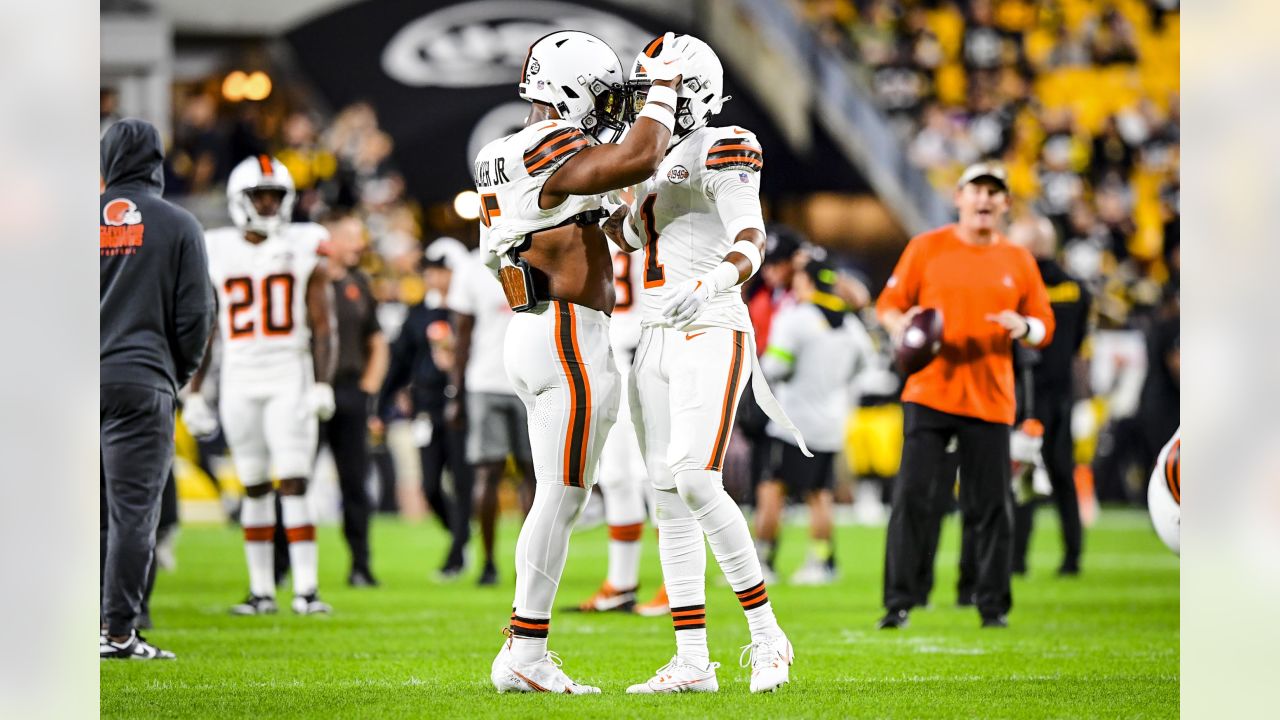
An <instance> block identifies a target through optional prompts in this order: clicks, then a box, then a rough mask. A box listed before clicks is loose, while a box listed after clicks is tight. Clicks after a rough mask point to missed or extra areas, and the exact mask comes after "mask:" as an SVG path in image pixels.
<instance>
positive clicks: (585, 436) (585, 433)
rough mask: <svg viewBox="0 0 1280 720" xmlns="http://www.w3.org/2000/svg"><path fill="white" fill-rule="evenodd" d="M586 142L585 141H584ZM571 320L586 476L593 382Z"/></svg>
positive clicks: (571, 314) (582, 470)
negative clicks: (578, 377)
mask: <svg viewBox="0 0 1280 720" xmlns="http://www.w3.org/2000/svg"><path fill="white" fill-rule="evenodd" d="M584 142H585V141H584ZM569 318H570V319H571V320H572V321H573V327H571V328H570V329H569V340H570V341H571V342H572V343H573V356H574V358H576V359H577V361H578V371H579V374H581V375H582V390H583V397H582V400H583V413H582V438H581V439H580V440H579V441H578V442H579V445H580V448H581V450H580V452H581V453H582V457H581V459H580V460H579V462H578V472H579V473H582V474H583V475H585V474H586V469H587V467H586V466H587V453H588V450H589V448H590V445H589V444H588V440H589V439H590V438H591V382H590V381H589V380H588V379H587V373H586V371H585V370H584V369H583V367H584V363H583V362H582V350H581V349H580V348H579V347H578V321H577V313H575V312H574V311H573V306H572V305H570V306H569ZM585 480H586V479H585V478H579V480H578V486H579V487H584V486H585V484H586V482H585Z"/></svg>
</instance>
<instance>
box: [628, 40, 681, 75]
mask: <svg viewBox="0 0 1280 720" xmlns="http://www.w3.org/2000/svg"><path fill="white" fill-rule="evenodd" d="M682 45H683V44H682ZM638 60H639V62H640V64H641V66H642V67H643V68H644V73H645V75H646V76H648V78H649V82H656V81H659V80H662V81H666V80H675V79H676V78H677V77H680V76H681V75H683V74H684V54H683V53H682V52H681V48H679V47H676V36H675V33H671V32H669V33H666V34H665V35H663V36H662V51H661V52H659V53H658V54H657V55H656V56H655V57H649V56H647V55H645V56H642V57H641V58H638Z"/></svg>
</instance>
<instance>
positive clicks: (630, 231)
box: [622, 218, 644, 250]
mask: <svg viewBox="0 0 1280 720" xmlns="http://www.w3.org/2000/svg"><path fill="white" fill-rule="evenodd" d="M622 241H623V242H624V243H626V244H627V246H628V247H630V248H631V249H632V250H639V249H640V248H642V247H644V237H643V236H641V235H640V231H639V230H637V229H636V228H635V226H634V225H632V223H631V218H627V219H626V220H623V221H622Z"/></svg>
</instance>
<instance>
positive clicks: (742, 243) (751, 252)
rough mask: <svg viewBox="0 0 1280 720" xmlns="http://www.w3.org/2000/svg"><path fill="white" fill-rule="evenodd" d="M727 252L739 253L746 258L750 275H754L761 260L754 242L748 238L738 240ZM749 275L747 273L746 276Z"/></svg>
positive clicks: (758, 249)
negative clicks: (749, 264)
mask: <svg viewBox="0 0 1280 720" xmlns="http://www.w3.org/2000/svg"><path fill="white" fill-rule="evenodd" d="M729 252H736V253H740V254H742V256H743V257H745V258H746V259H747V262H749V263H751V275H755V274H756V272H757V271H758V270H760V263H761V261H762V258H761V257H760V248H758V247H756V244H755V243H753V242H751V241H750V240H739V241H738V242H736V243H734V244H733V247H731V248H729ZM751 275H748V276H747V277H751Z"/></svg>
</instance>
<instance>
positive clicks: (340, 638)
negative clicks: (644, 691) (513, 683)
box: [101, 510, 1179, 720]
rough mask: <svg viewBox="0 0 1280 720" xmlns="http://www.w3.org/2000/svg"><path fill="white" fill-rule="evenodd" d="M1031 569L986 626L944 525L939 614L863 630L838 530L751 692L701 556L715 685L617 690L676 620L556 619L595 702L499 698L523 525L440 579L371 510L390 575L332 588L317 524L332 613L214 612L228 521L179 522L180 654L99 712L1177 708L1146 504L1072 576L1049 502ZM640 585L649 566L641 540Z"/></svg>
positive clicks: (778, 590)
mask: <svg viewBox="0 0 1280 720" xmlns="http://www.w3.org/2000/svg"><path fill="white" fill-rule="evenodd" d="M1039 520H1040V522H1039V525H1038V528H1037V536H1036V538H1034V540H1033V556H1032V557H1031V572H1030V574H1029V575H1028V576H1027V577H1025V578H1017V579H1015V580H1014V603H1015V607H1014V611H1013V612H1012V613H1011V615H1010V627H1009V628H1008V629H1007V630H981V629H979V628H978V619H977V615H976V613H975V612H974V611H973V610H972V609H958V608H956V607H955V606H954V602H955V590H954V583H955V565H956V560H957V535H958V529H957V527H956V524H955V522H954V521H953V520H949V521H948V526H947V528H946V531H945V535H944V545H943V549H942V552H941V555H940V558H939V584H938V587H937V589H936V590H935V592H934V596H933V608H932V609H928V610H924V609H921V610H917V611H916V612H914V613H912V616H911V626H910V628H908V629H907V630H905V631H898V632H892V631H877V630H876V629H875V627H874V624H875V621H876V619H877V618H878V617H879V613H880V607H879V602H878V599H879V596H880V575H881V563H882V558H883V548H884V530H883V528H869V527H845V528H840V529H839V530H838V532H839V535H838V550H837V553H838V559H839V561H840V564H841V571H842V578H841V580H840V581H839V582H837V583H836V584H835V585H832V586H828V587H820V588H807V587H791V586H788V585H786V584H784V583H778V584H776V585H774V586H771V587H770V589H769V595H770V598H771V599H772V600H773V604H774V607H775V608H776V611H777V613H778V618H779V621H780V622H781V624H782V626H783V628H784V629H785V630H786V631H787V633H788V634H789V636H790V637H791V640H792V642H793V643H794V646H795V650H796V664H795V665H794V666H793V667H792V674H791V678H792V679H791V684H790V685H788V686H786V687H784V688H783V689H782V690H781V691H779V692H777V693H774V694H772V695H760V696H753V695H751V694H750V693H749V692H748V689H747V681H748V674H747V671H746V670H745V669H742V668H739V667H738V662H737V660H738V652H739V650H738V649H739V646H741V645H743V644H744V643H746V642H747V640H748V636H747V627H746V621H745V619H744V618H743V616H742V612H741V610H740V609H739V608H738V606H737V602H736V600H735V598H734V596H733V593H732V592H731V591H730V590H729V588H728V587H727V586H725V585H724V584H723V583H722V582H718V581H717V580H718V577H719V569H718V568H717V567H716V566H715V563H714V561H713V562H710V563H708V565H709V567H708V576H709V578H710V580H709V582H708V592H707V595H708V597H707V613H708V633H709V637H710V643H711V654H712V659H713V660H717V661H719V662H720V663H721V668H720V671H719V678H720V688H721V690H720V692H719V693H718V694H715V695H675V696H662V697H654V696H649V697H631V696H627V695H625V694H624V690H625V688H626V686H627V685H629V684H631V683H635V682H640V681H643V680H645V679H647V678H648V677H649V675H650V674H651V673H652V672H653V671H654V670H655V669H657V668H658V667H659V666H660V665H662V664H664V663H665V662H666V661H667V660H668V659H669V658H670V656H671V655H672V653H673V652H674V642H673V639H672V631H671V625H670V620H669V619H667V618H641V617H636V616H624V615H618V614H607V615H582V614H578V613H570V612H558V613H557V614H556V615H555V616H554V618H553V620H552V625H551V628H552V634H551V648H552V649H553V650H555V651H557V652H559V653H560V654H561V655H562V656H563V658H564V667H565V670H566V671H567V672H568V673H569V674H570V676H571V677H574V678H575V679H577V680H580V681H582V682H585V683H590V684H594V685H598V686H600V687H601V688H602V690H603V694H602V695H594V696H578V697H573V696H547V695H512V694H507V695H498V694H496V693H495V692H494V691H493V688H492V686H491V685H490V684H489V663H490V661H491V660H492V659H493V656H494V654H495V653H496V652H497V651H498V648H499V645H500V644H501V642H502V635H501V634H500V630H501V628H502V627H503V625H504V624H505V622H506V619H507V617H508V615H509V613H510V610H511V595H512V583H511V570H510V558H511V554H512V551H513V548H514V544H515V536H516V533H517V531H518V526H517V524H516V522H515V521H514V520H513V521H511V522H508V523H506V524H505V525H504V526H503V527H502V528H501V532H500V536H499V542H500V544H501V548H502V551H503V556H504V558H505V559H504V560H503V563H502V565H501V566H500V567H501V570H502V572H503V577H502V582H501V583H500V584H499V586H498V587H494V588H478V587H476V586H475V584H474V577H475V570H474V569H473V570H472V571H471V572H469V573H468V575H467V576H466V577H465V579H463V580H460V581H458V582H456V583H453V584H439V583H436V582H434V581H433V580H431V579H430V578H431V574H432V571H433V569H434V568H436V567H437V565H438V564H439V561H440V560H441V557H442V551H443V548H444V535H443V532H441V531H440V530H439V529H438V527H437V526H435V525H434V524H426V523H423V524H406V523H402V522H398V521H393V520H380V521H377V522H376V523H375V525H374V537H373V547H374V552H375V559H374V564H375V571H376V572H377V574H378V576H379V578H380V580H381V581H382V584H383V585H382V587H381V588H378V589H372V590H369V589H363V590H352V589H349V588H347V587H346V585H345V582H344V580H345V572H346V551H345V548H344V547H343V544H342V538H341V534H340V532H339V531H338V530H337V529H336V528H323V529H322V530H321V534H320V542H321V564H322V568H321V589H322V595H323V597H324V598H325V599H326V600H328V601H329V602H331V603H332V604H333V606H334V608H335V612H334V614H333V615H332V616H331V617H295V616H293V615H292V614H291V613H289V612H288V610H287V607H288V604H287V603H288V598H289V593H288V592H287V591H282V594H281V601H282V602H281V606H282V609H283V610H284V612H283V613H282V614H279V615H275V616H267V617H251V618H237V617H231V616H229V615H228V614H227V607H228V606H229V605H230V604H231V603H233V602H235V601H238V600H240V599H241V597H242V596H243V594H244V592H245V589H246V587H247V580H246V578H245V573H244V567H243V566H244V558H243V552H242V550H241V544H240V535H239V532H238V531H237V530H236V529H234V528H229V527H221V526H218V527H211V526H195V527H192V526H188V527H185V528H184V529H183V531H182V536H181V538H180V544H179V555H178V557H179V566H178V569H177V571H176V572H174V573H171V574H164V575H162V576H161V577H160V579H159V582H158V586H157V589H156V594H155V600H154V606H153V615H154V619H155V622H156V626H157V627H156V629H155V630H153V631H151V632H150V633H149V637H150V638H151V639H152V640H153V641H155V642H156V643H157V644H158V645H160V646H161V647H164V648H166V649H171V650H173V651H175V652H176V653H177V654H178V660H177V661H176V662H169V663H158V662H152V663H144V662H104V663H101V681H102V683H101V710H102V716H103V717H147V718H156V717H165V718H169V717H202V718H242V717H259V718H276V717H292V718H333V717H344V718H346V717H351V718H355V717H359V718H392V717H396V718H398V717H414V718H468V717H502V718H504V719H507V718H511V719H514V718H549V717H573V718H631V717H635V718H645V719H646V720H654V719H655V718H668V717H670V718H695V717H705V718H736V717H746V718H762V719H764V718H784V717H786V718H815V717H878V718H883V717H896V718H951V717H956V718H961V717H963V718H1009V717H1027V718H1048V717H1056V718H1085V717H1100V718H1108V717H1176V716H1177V714H1178V691H1179V678H1178V561H1177V558H1176V557H1174V556H1173V555H1172V554H1171V553H1169V552H1168V551H1167V550H1166V549H1165V548H1164V546H1162V545H1161V544H1160V542H1159V541H1158V540H1157V539H1156V537H1155V535H1154V533H1153V532H1152V531H1151V529H1150V527H1149V525H1148V523H1147V519H1146V515H1145V513H1138V512H1133V511H1118V510H1116V511H1104V513H1103V515H1102V518H1101V519H1100V521H1099V522H1098V524H1097V525H1095V526H1094V527H1093V528H1092V530H1091V531H1090V532H1089V533H1088V535H1087V538H1086V542H1087V547H1086V554H1085V561H1084V568H1085V571H1084V574H1083V575H1082V576H1081V577H1079V578H1074V579H1059V578H1057V577H1055V575H1054V569H1055V568H1056V566H1057V560H1058V541H1057V529H1056V524H1055V523H1054V521H1053V518H1052V515H1051V513H1047V512H1046V513H1042V514H1041V516H1040V518H1039ZM605 538H606V534H605V530H604V528H602V527H597V528H593V529H590V530H584V531H580V532H579V533H577V534H576V535H575V537H574V540H573V547H572V549H571V551H570V559H569V564H568V567H567V569H566V571H565V578H564V582H563V583H562V585H561V587H560V594H559V598H558V600H559V602H560V603H562V604H571V603H576V602H578V601H579V600H581V599H582V598H584V597H585V596H586V595H588V594H589V593H590V592H591V591H593V590H594V589H595V587H596V586H597V585H598V583H599V582H600V580H601V579H602V577H603V573H604V566H605ZM645 543H646V546H645V556H644V561H643V566H642V573H641V583H642V586H641V595H642V596H646V597H647V594H648V592H651V591H652V590H653V588H654V587H655V586H656V584H657V582H658V578H659V577H660V574H661V571H660V568H659V566H658V562H657V556H656V547H655V545H654V541H653V537H652V534H651V533H646V538H645ZM804 546H805V542H804V529H803V528H802V527H790V528H788V530H787V535H786V536H785V539H784V545H783V551H782V558H781V561H780V563H779V564H780V566H781V568H780V569H781V570H782V572H783V575H784V576H785V575H786V574H787V573H789V572H790V571H791V570H792V569H793V568H794V567H795V566H796V565H797V564H798V563H799V562H800V560H801V557H802V555H803V553H804V550H805V547H804Z"/></svg>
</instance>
